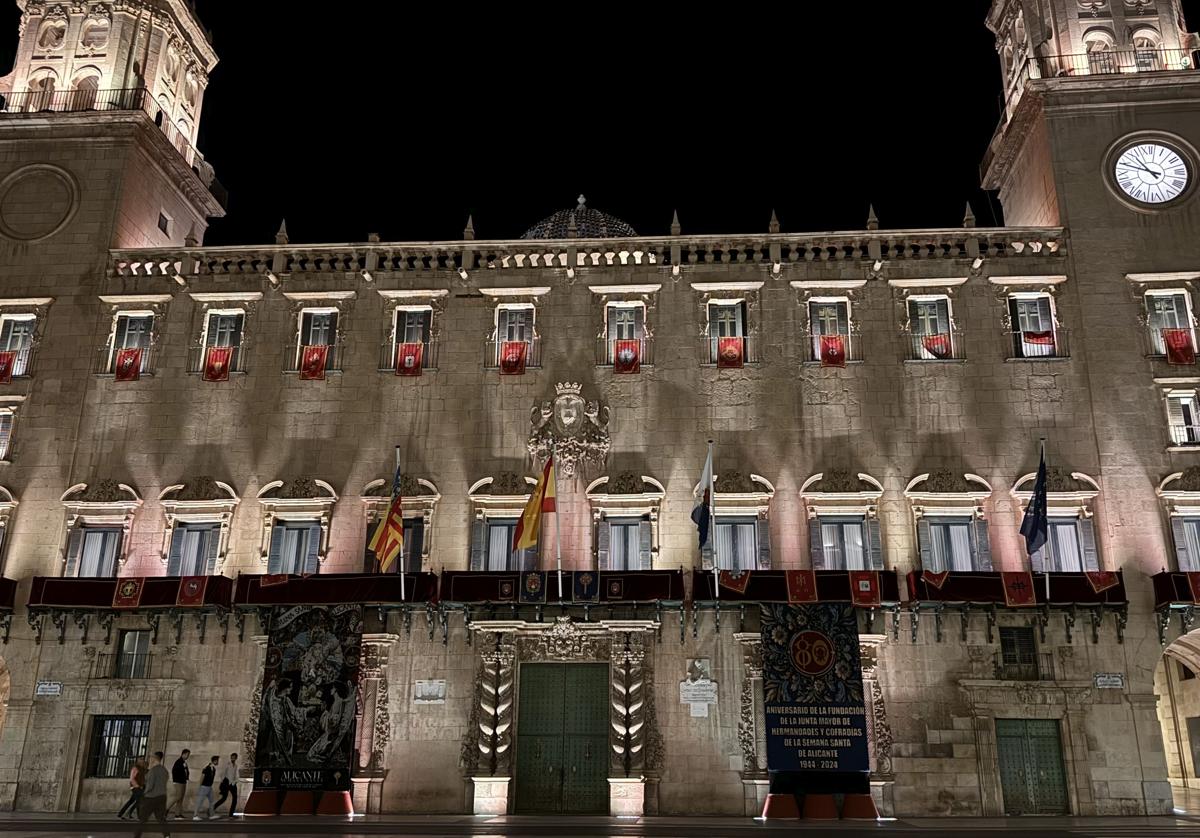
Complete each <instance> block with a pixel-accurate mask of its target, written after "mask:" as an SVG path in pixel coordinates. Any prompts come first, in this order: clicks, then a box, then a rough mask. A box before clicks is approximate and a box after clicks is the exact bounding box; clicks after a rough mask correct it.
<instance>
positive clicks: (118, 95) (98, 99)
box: [0, 87, 229, 206]
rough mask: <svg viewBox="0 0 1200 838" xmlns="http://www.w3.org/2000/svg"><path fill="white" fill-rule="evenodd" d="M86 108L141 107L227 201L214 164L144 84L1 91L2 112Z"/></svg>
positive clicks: (222, 201) (217, 195)
mask: <svg viewBox="0 0 1200 838" xmlns="http://www.w3.org/2000/svg"><path fill="white" fill-rule="evenodd" d="M85 111H110V112H111V111H142V112H143V113H145V114H147V115H148V116H150V117H151V118H152V119H153V120H154V123H155V124H156V125H158V127H159V128H161V129H162V132H163V133H164V134H165V135H166V137H167V140H168V141H170V143H171V145H173V146H175V148H176V149H177V150H178V151H179V153H180V155H182V157H183V159H184V161H185V162H186V163H187V165H188V167H190V168H191V170H192V171H193V172H195V173H196V175H197V176H198V177H199V178H200V180H201V181H203V183H204V185H205V186H206V187H208V190H209V192H211V193H212V196H213V197H214V198H216V199H217V202H218V203H220V204H221V206H226V205H227V204H228V199H229V196H228V193H227V192H226V191H225V187H223V186H222V185H221V183H220V181H218V180H217V178H216V173H215V172H214V171H213V168H212V166H210V165H209V164H208V162H207V161H205V159H204V155H202V154H201V153H200V152H199V151H197V150H196V148H195V146H193V145H192V143H191V141H190V140H189V139H188V138H187V137H186V136H184V134H183V133H182V132H181V131H180V130H179V128H178V127H177V126H175V125H173V124H171V121H170V120H169V119H164V118H163V115H162V112H161V111H159V110H158V109H157V107H156V104H155V101H154V98H153V97H152V96H150V95H149V93H148V92H147V90H146V88H144V87H126V88H115V89H112V90H27V91H24V92H18V93H7V94H2V95H0V113H10V114H40V113H79V112H85Z"/></svg>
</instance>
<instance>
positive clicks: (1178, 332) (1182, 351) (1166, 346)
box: [1145, 326, 1196, 366]
mask: <svg viewBox="0 0 1200 838" xmlns="http://www.w3.org/2000/svg"><path fill="white" fill-rule="evenodd" d="M1145 338H1146V347H1145V349H1146V356H1147V357H1149V358H1165V359H1166V360H1167V362H1168V363H1171V364H1175V365H1184V366H1188V365H1191V364H1195V363H1196V330H1195V329H1194V328H1191V327H1187V326H1183V327H1180V328H1172V327H1166V328H1164V327H1161V326H1147V327H1146V331H1145Z"/></svg>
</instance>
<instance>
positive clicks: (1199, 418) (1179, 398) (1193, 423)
mask: <svg viewBox="0 0 1200 838" xmlns="http://www.w3.org/2000/svg"><path fill="white" fill-rule="evenodd" d="M1167 421H1168V425H1169V427H1170V434H1171V443H1172V444H1173V445H1197V444H1200V402H1198V400H1197V398H1196V393H1195V392H1194V391H1190V390H1188V391H1172V392H1171V393H1169V394H1168V395H1167Z"/></svg>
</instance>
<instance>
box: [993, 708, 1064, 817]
mask: <svg viewBox="0 0 1200 838" xmlns="http://www.w3.org/2000/svg"><path fill="white" fill-rule="evenodd" d="M996 750H997V756H998V758H999V760H1000V785H1001V786H1002V787H1003V789H1004V811H1005V814H1009V815H1065V814H1068V813H1069V810H1070V806H1069V803H1068V798H1067V778H1066V773H1065V772H1064V770H1063V758H1062V738H1061V733H1060V732H1059V727H1058V721H1057V720H1056V719H996Z"/></svg>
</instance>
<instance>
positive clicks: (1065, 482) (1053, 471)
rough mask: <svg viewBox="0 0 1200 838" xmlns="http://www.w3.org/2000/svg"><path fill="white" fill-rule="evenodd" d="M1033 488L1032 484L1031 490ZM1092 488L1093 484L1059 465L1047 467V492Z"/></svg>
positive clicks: (1084, 490)
mask: <svg viewBox="0 0 1200 838" xmlns="http://www.w3.org/2000/svg"><path fill="white" fill-rule="evenodd" d="M1032 488H1033V487H1032V486H1030V489H1031V490H1032ZM1092 490H1093V487H1092V486H1090V485H1088V484H1087V483H1084V482H1083V481H1082V480H1076V479H1075V478H1074V477H1072V476H1071V472H1070V471H1068V470H1067V469H1064V468H1060V467H1058V466H1048V467H1047V468H1046V491H1047V492H1086V491H1092Z"/></svg>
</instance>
